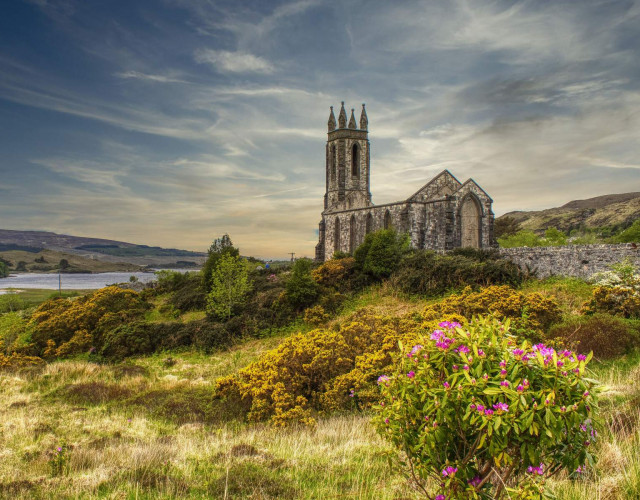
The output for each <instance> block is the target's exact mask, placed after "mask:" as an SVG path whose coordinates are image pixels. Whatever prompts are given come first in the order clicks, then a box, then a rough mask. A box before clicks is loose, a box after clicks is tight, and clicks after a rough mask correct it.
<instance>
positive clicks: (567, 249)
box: [500, 243, 640, 278]
mask: <svg viewBox="0 0 640 500" xmlns="http://www.w3.org/2000/svg"><path fill="white" fill-rule="evenodd" d="M500 254H501V255H502V256H503V257H505V258H507V259H509V260H511V261H512V262H514V263H515V264H517V265H518V266H519V267H520V268H521V269H523V270H526V269H527V268H529V269H531V270H535V271H536V272H537V276H538V277H539V278H546V277H548V276H573V277H576V278H588V277H589V276H591V275H592V274H594V273H597V272H601V271H607V270H608V269H609V266H610V265H611V264H615V263H617V262H620V261H621V260H623V259H625V258H630V259H631V261H632V262H634V263H635V265H636V267H637V268H639V269H640V245H637V244H635V243H622V244H618V245H566V246H561V247H531V248H530V247H521V248H501V249H500Z"/></svg>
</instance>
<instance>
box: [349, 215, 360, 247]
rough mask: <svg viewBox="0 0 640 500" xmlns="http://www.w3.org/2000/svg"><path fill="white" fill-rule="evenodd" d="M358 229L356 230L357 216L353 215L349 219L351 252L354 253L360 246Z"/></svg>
mask: <svg viewBox="0 0 640 500" xmlns="http://www.w3.org/2000/svg"><path fill="white" fill-rule="evenodd" d="M356 237H357V231H356V216H355V215H352V216H351V220H350V221H349V252H350V253H353V252H354V251H355V249H356V247H357V246H358V245H357V243H356Z"/></svg>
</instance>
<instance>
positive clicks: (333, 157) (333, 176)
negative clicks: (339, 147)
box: [330, 146, 336, 181]
mask: <svg viewBox="0 0 640 500" xmlns="http://www.w3.org/2000/svg"><path fill="white" fill-rule="evenodd" d="M330 161H331V180H332V181H335V180H336V147H335V146H331V160H330Z"/></svg>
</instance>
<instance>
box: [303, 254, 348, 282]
mask: <svg viewBox="0 0 640 500" xmlns="http://www.w3.org/2000/svg"><path fill="white" fill-rule="evenodd" d="M355 263H356V261H355V259H354V258H353V257H345V258H344V259H331V260H328V261H326V262H325V263H324V264H322V265H321V266H319V267H317V268H315V269H314V270H313V271H311V277H312V278H313V280H314V281H315V282H316V283H318V284H319V285H323V286H327V287H334V288H341V287H342V286H344V280H345V279H347V278H348V277H349V275H350V274H351V273H352V272H353V268H354V266H355Z"/></svg>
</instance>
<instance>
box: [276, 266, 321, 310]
mask: <svg viewBox="0 0 640 500" xmlns="http://www.w3.org/2000/svg"><path fill="white" fill-rule="evenodd" d="M285 287H286V296H287V300H288V301H289V303H290V304H291V305H292V306H293V307H295V308H298V309H300V308H303V307H307V306H310V305H311V304H313V303H314V302H315V300H316V299H317V298H318V294H319V292H320V289H319V286H318V284H317V283H316V282H315V281H314V279H313V278H312V277H311V260H309V259H298V260H296V261H295V262H294V264H293V268H292V269H291V276H290V277H289V279H288V280H287V283H286V285H285Z"/></svg>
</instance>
